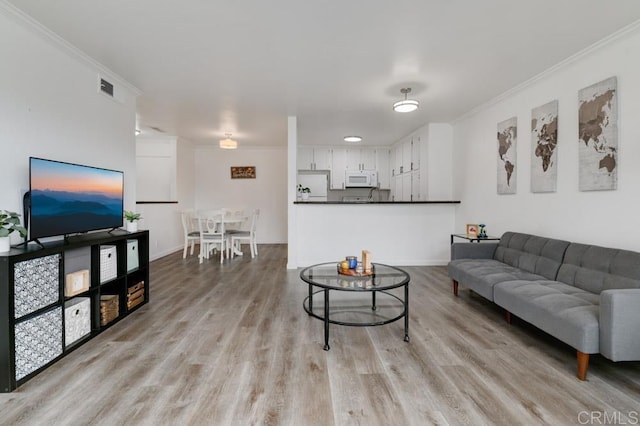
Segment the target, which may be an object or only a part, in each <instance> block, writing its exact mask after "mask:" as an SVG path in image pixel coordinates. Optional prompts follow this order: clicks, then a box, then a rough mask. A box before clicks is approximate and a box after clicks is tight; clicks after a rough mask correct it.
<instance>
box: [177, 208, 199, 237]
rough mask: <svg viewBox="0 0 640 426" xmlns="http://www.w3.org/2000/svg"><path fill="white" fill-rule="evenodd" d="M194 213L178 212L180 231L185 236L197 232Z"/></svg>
mask: <svg viewBox="0 0 640 426" xmlns="http://www.w3.org/2000/svg"><path fill="white" fill-rule="evenodd" d="M195 219H196V216H195V211H194V210H193V209H188V210H182V211H181V212H180V221H181V222H182V230H183V231H184V234H185V235H188V234H189V233H190V232H194V231H195V232H197V231H198V224H197V223H196V220H195Z"/></svg>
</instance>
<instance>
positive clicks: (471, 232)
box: [467, 223, 478, 238]
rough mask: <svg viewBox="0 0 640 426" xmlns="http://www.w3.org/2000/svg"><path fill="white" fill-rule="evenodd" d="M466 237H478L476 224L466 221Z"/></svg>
mask: <svg viewBox="0 0 640 426" xmlns="http://www.w3.org/2000/svg"><path fill="white" fill-rule="evenodd" d="M467 237H469V238H478V225H476V224H475V223H467Z"/></svg>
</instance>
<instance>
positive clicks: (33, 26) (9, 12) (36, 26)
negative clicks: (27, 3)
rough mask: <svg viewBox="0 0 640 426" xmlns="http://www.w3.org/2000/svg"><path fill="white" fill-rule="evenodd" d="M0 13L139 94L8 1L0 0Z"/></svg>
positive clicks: (136, 94) (129, 84) (122, 80)
mask: <svg viewBox="0 0 640 426" xmlns="http://www.w3.org/2000/svg"><path fill="white" fill-rule="evenodd" d="M0 13H1V14H2V15H4V16H6V17H7V18H9V19H10V20H12V21H14V22H16V23H17V24H19V25H21V26H22V27H24V28H26V29H27V30H29V31H31V32H33V33H34V34H36V35H38V36H39V37H40V38H42V39H43V40H44V41H45V42H48V43H49V44H51V45H52V46H54V47H56V48H58V49H59V50H60V51H61V52H63V53H66V54H67V55H68V56H69V57H71V58H72V59H75V60H77V61H79V62H81V63H83V64H85V65H87V66H89V67H91V68H93V69H95V70H96V71H97V72H98V73H99V74H101V75H102V76H103V77H108V78H110V79H112V80H114V81H116V82H117V83H118V85H119V86H121V87H123V88H125V89H127V90H128V91H129V92H131V93H132V94H133V95H134V96H140V95H141V94H142V91H141V90H140V89H138V88H137V87H135V86H134V85H132V84H131V83H129V82H128V81H127V80H125V79H124V78H123V77H121V76H119V75H118V74H116V73H115V72H113V71H111V70H110V69H109V68H107V67H106V66H104V65H102V64H101V63H100V62H98V61H96V60H95V59H93V58H92V57H90V56H89V55H87V54H86V53H84V52H83V51H82V50H80V49H78V48H77V47H76V46H74V45H73V44H71V43H69V42H68V41H66V40H65V39H63V38H62V37H60V36H59V35H57V34H56V33H54V32H53V31H51V30H50V29H49V28H47V27H45V26H44V25H42V24H41V23H40V22H38V21H37V20H35V19H34V18H32V17H31V16H29V15H27V14H26V13H24V12H23V11H22V10H20V9H18V8H17V7H15V6H14V5H12V4H10V3H8V2H7V1H6V0H0Z"/></svg>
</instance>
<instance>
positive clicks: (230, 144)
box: [218, 133, 238, 149]
mask: <svg viewBox="0 0 640 426" xmlns="http://www.w3.org/2000/svg"><path fill="white" fill-rule="evenodd" d="M224 135H225V136H226V137H227V138H226V139H221V140H220V142H219V143H218V146H219V147H220V148H222V149H236V148H237V147H238V142H236V141H234V140H233V139H231V133H225V134H224Z"/></svg>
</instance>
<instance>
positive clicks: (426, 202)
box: [293, 200, 460, 205]
mask: <svg viewBox="0 0 640 426" xmlns="http://www.w3.org/2000/svg"><path fill="white" fill-rule="evenodd" d="M293 204H319V205H327V204H394V205H395V204H460V200H439V201H369V200H362V201H294V202H293Z"/></svg>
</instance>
